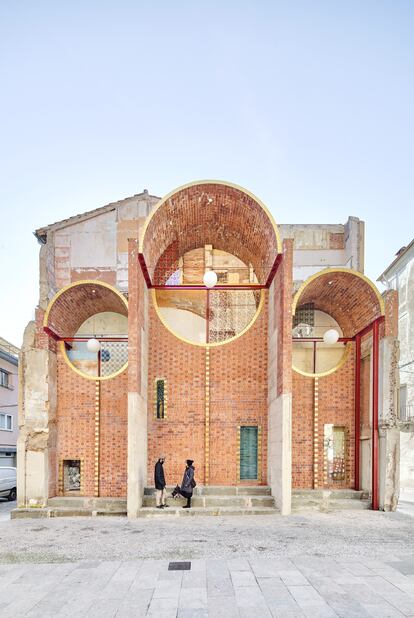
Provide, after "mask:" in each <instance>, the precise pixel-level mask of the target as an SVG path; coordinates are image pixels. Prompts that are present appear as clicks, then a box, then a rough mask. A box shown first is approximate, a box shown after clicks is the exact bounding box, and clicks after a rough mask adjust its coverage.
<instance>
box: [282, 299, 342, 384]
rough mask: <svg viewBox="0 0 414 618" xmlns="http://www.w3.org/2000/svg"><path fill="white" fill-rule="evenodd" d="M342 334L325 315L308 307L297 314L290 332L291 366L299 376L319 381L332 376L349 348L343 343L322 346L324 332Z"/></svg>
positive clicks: (299, 309)
mask: <svg viewBox="0 0 414 618" xmlns="http://www.w3.org/2000/svg"><path fill="white" fill-rule="evenodd" d="M330 329H334V330H336V331H337V332H338V335H339V339H341V338H342V337H343V332H342V329H341V327H340V326H339V324H338V322H337V321H336V320H335V319H334V318H333V317H332V316H330V315H329V314H328V313H325V312H324V311H319V310H318V309H314V308H313V305H312V304H311V303H309V304H307V305H302V307H299V308H298V309H297V310H296V314H295V316H294V321H293V330H292V337H293V341H292V347H293V350H292V366H293V369H294V370H295V371H297V372H298V373H301V374H302V375H306V376H312V377H318V376H322V375H327V374H330V373H333V372H334V371H336V370H337V369H339V368H340V367H341V366H342V364H343V363H344V362H345V360H346V358H347V356H348V353H349V350H350V344H347V343H346V342H344V341H337V342H336V343H331V344H330V343H328V344H327V343H324V341H323V336H324V334H325V333H326V331H327V330H330Z"/></svg>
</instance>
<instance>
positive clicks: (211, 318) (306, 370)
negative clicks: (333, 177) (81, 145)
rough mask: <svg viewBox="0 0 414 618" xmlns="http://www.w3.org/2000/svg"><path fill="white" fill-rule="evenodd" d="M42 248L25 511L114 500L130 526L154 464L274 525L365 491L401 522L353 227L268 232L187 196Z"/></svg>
mask: <svg viewBox="0 0 414 618" xmlns="http://www.w3.org/2000/svg"><path fill="white" fill-rule="evenodd" d="M274 211H275V212H278V209H277V208H276V207H275V208H274ZM280 216H281V217H283V216H284V213H283V209H280ZM35 235H36V238H37V239H38V241H39V243H40V245H41V247H40V273H39V274H40V277H39V282H40V288H39V304H38V307H37V308H36V320H35V321H34V322H30V323H29V324H28V326H27V328H26V331H25V334H24V342H23V347H22V352H21V364H22V371H21V408H20V428H21V432H20V437H19V442H18V464H19V465H18V498H19V507H20V508H26V509H30V508H31V507H36V509H37V512H38V513H39V512H40V511H39V510H38V509H39V508H42V507H46V506H47V505H48V503H49V501H50V500H51V499H53V498H54V497H56V496H60V497H61V498H62V499H64V498H65V497H71V496H81V497H91V498H94V499H95V500H99V499H101V498H106V499H107V498H109V497H113V498H119V499H121V498H125V499H126V503H127V511H128V515H129V516H130V517H137V516H139V515H140V514H141V512H142V505H143V499H144V496H145V495H146V494H145V488H146V486H148V485H152V483H153V466H154V463H155V461H156V460H157V458H158V457H159V456H160V454H161V453H162V454H163V455H165V456H166V458H167V462H168V479H169V481H170V482H171V483H175V482H176V481H178V480H180V478H181V476H182V471H183V464H184V462H185V460H186V459H188V458H191V459H193V460H194V461H195V466H196V477H197V484H198V489H199V488H200V487H206V488H215V491H216V493H217V495H218V496H220V495H221V496H222V498H221V499H222V500H224V499H225V498H223V496H225V494H226V488H227V489H228V492H229V494H231V495H236V494H237V495H239V494H241V495H242V494H243V493H246V492H247V491H248V490H249V491H251V493H252V495H253V498H254V489H255V488H256V490H257V491H256V493H259V490H260V488H265V489H266V491H267V494H266V495H268V494H271V495H272V496H273V498H274V501H275V504H276V506H277V508H278V509H279V511H280V512H281V513H282V514H287V513H289V512H290V510H291V503H292V492H295V491H299V490H303V489H305V490H308V491H314V490H321V489H330V490H333V491H336V490H360V491H361V490H362V491H364V492H365V493H366V494H367V495H369V496H370V499H371V503H372V507H373V508H374V509H378V508H380V509H384V510H393V509H395V507H396V504H397V500H398V469H399V428H398V421H397V416H398V415H397V399H398V398H397V382H398V341H397V338H396V334H397V318H398V315H397V306H396V292H394V291H392V290H391V291H389V292H387V293H386V294H385V295H381V294H380V293H379V291H378V289H377V288H376V286H375V285H374V284H373V283H372V282H371V281H370V280H369V279H368V278H367V277H366V276H365V275H364V272H363V271H364V224H363V222H362V221H360V220H359V219H357V218H355V217H350V218H349V219H348V221H346V222H345V223H344V224H337V223H334V224H331V223H326V224H322V225H321V224H315V225H312V224H311V225H288V224H281V225H278V224H277V223H276V222H275V220H274V219H273V217H272V215H271V214H270V212H269V210H268V209H267V208H266V206H265V205H264V204H263V203H262V202H261V200H260V199H259V198H257V197H256V196H254V195H253V194H252V193H251V192H250V191H248V190H246V189H243V188H241V187H239V186H236V185H233V184H231V183H228V182H223V181H200V182H194V183H190V184H188V185H185V186H183V187H180V188H178V189H176V190H174V191H172V192H171V193H170V194H168V195H167V196H166V197H164V198H162V199H160V198H158V197H156V196H152V195H149V194H148V192H147V191H144V192H143V193H141V194H139V195H135V196H132V197H130V198H126V199H123V200H120V201H119V202H115V203H111V204H108V205H106V206H104V207H102V208H98V209H95V210H91V211H89V212H86V213H83V214H80V215H77V216H74V217H70V218H68V219H66V220H64V221H59V222H56V223H53V224H51V225H48V226H46V227H43V228H40V229H38V230H37V231H36V232H35ZM249 488H250V489H249ZM252 488H253V490H252ZM212 492H213V489H210V493H212ZM253 498H252V504H253V502H254V499H253ZM61 502H62V501H61V499H60V503H61ZM94 504H95V502H94Z"/></svg>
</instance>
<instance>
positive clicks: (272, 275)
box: [265, 253, 282, 288]
mask: <svg viewBox="0 0 414 618" xmlns="http://www.w3.org/2000/svg"><path fill="white" fill-rule="evenodd" d="M281 261H282V254H281V253H278V254H277V256H276V257H275V261H274V262H273V266H272V268H271V270H270V273H269V276H268V278H267V280H266V285H265V287H266V288H270V286H271V285H272V281H273V279H274V278H275V275H276V273H277V269H278V268H279V264H280V262H281Z"/></svg>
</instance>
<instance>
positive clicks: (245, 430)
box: [240, 427, 258, 480]
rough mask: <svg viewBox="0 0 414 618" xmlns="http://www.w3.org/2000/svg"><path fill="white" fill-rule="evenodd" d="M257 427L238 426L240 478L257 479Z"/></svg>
mask: <svg viewBox="0 0 414 618" xmlns="http://www.w3.org/2000/svg"><path fill="white" fill-rule="evenodd" d="M257 434H258V428H257V427H240V480H249V479H250V480H257Z"/></svg>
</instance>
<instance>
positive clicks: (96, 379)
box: [59, 341, 128, 382]
mask: <svg viewBox="0 0 414 618" xmlns="http://www.w3.org/2000/svg"><path fill="white" fill-rule="evenodd" d="M59 343H60V349H61V352H62V355H63V358H64V361H65V363H66V364H67V365H68V367H70V368H71V369H72V371H74V372H75V373H77V374H78V376H81V378H85V379H86V380H93V381H94V382H104V381H105V380H112V378H116V377H117V376H119V375H120V374H121V373H122V372H123V371H125V369H126V368H127V367H128V361H127V362H126V363H124V364H123V365H122V367H121V368H120V369H118V371H115V372H114V373H111V375H110V376H99V377H98V376H90V375H88V374H87V373H83V371H81V370H80V369H78V368H77V367H75V366H74V365H73V364H72V363H71V362H70V360H69V358H68V355H67V353H66V348H65V342H64V341H60V342H59Z"/></svg>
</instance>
